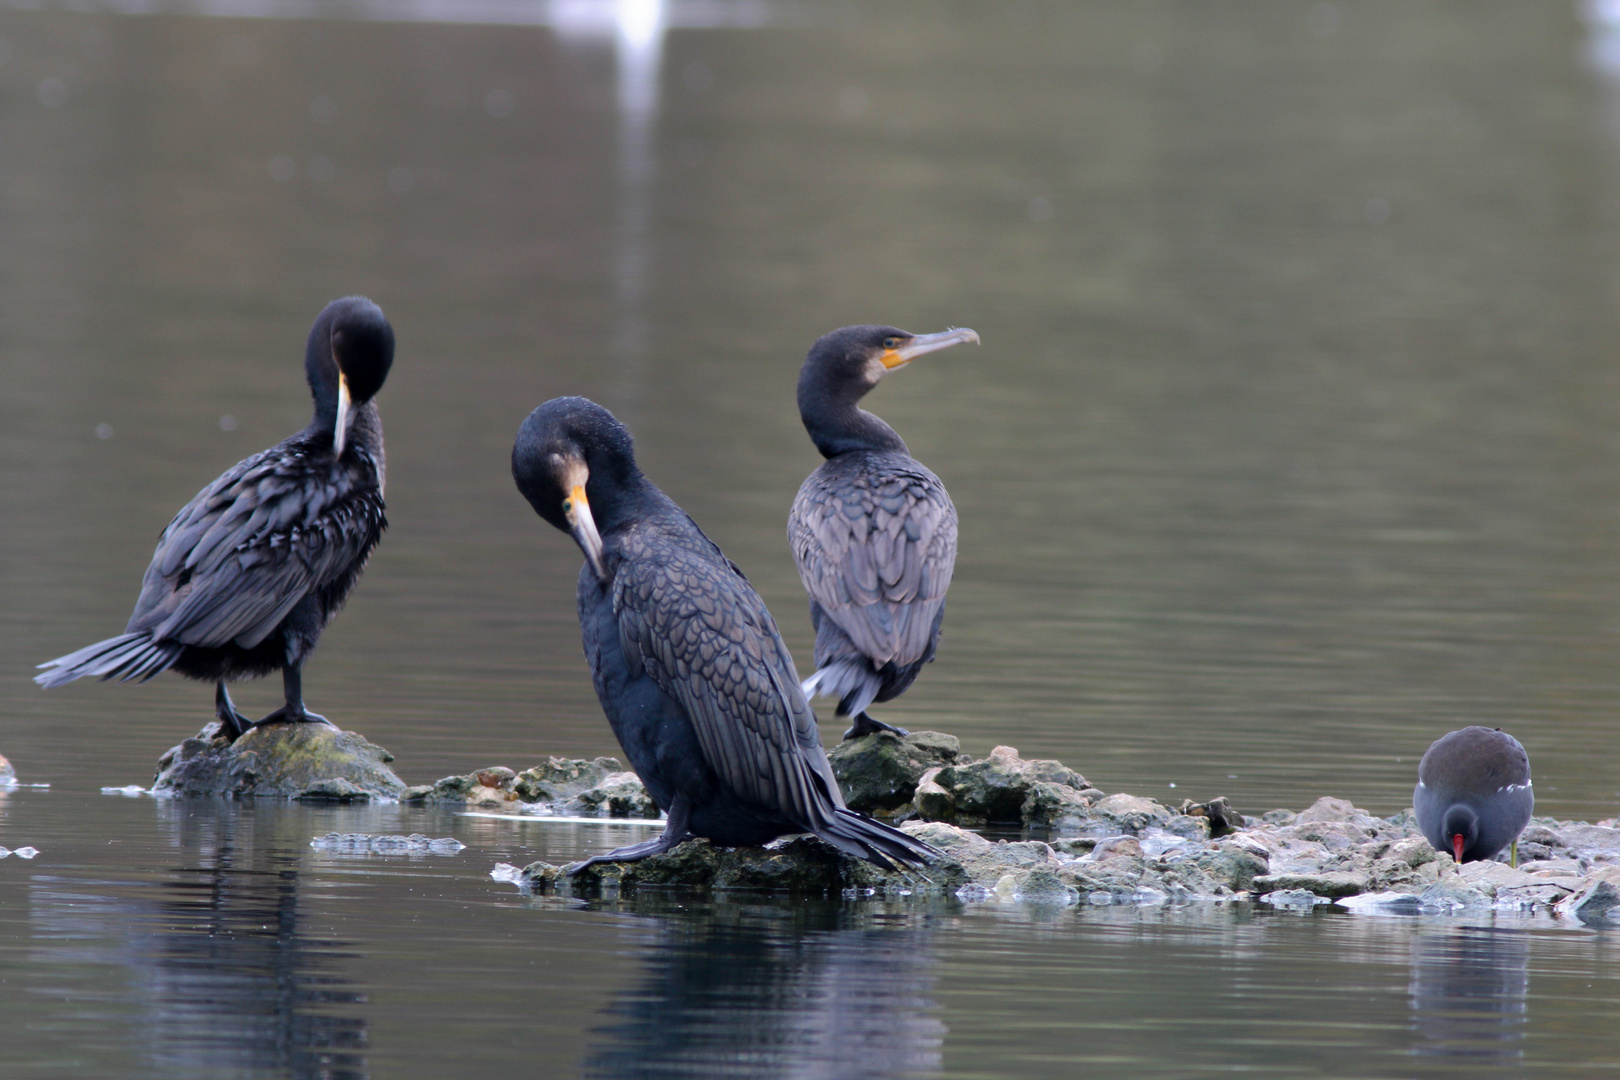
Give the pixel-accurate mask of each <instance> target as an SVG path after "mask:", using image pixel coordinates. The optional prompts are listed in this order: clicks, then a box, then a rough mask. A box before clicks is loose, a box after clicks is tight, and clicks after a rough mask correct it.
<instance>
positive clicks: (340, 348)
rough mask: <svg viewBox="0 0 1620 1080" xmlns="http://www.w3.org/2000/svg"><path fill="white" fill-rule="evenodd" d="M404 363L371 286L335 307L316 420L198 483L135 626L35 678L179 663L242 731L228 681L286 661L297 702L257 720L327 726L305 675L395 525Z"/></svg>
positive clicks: (317, 350)
mask: <svg viewBox="0 0 1620 1080" xmlns="http://www.w3.org/2000/svg"><path fill="white" fill-rule="evenodd" d="M393 360H394V329H393V327H391V326H390V325H388V320H387V319H385V318H383V313H382V309H381V308H379V307H378V306H377V305H376V304H373V303H372V302H371V301H370V300H367V299H365V298H364V297H360V296H350V297H346V298H344V299H342V300H334V301H332V302H331V303H330V304H328V305H326V309H325V310H324V311H322V312H321V314H320V316H319V318H317V319H316V320H315V325H314V327H312V328H311V329H310V332H309V343H308V345H307V346H306V348H305V350H304V372H305V374H306V375H307V376H308V378H309V387H310V391H311V392H312V393H313V394H314V397H315V418H314V419H313V420H311V421H310V424H309V427H307V428H305V429H304V430H303V431H300V432H299V433H298V434H296V435H293V436H291V437H289V438H287V439H284V440H283V441H282V442H280V443H277V444H276V445H275V446H272V447H271V448H270V449H268V450H265V451H262V452H260V453H257V454H254V455H253V456H252V457H250V458H248V459H247V460H246V461H241V462H238V463H237V464H236V465H234V466H232V467H231V468H230V469H228V470H226V472H225V475H223V476H221V477H220V478H219V479H218V480H215V481H214V482H213V483H212V484H209V485H208V486H207V487H206V488H204V489H203V490H202V491H200V492H198V493H197V495H196V497H195V498H193V499H192V500H191V501H190V502H189V503H187V504H186V506H185V508H184V509H183V510H181V511H180V513H178V514H176V515H175V518H174V520H173V521H171V522H170V523H169V527H168V528H167V529H164V530H163V535H162V537H161V538H160V539H159V540H158V546H157V550H156V551H155V552H153V553H152V565H151V566H149V567H147V570H146V577H145V579H144V580H143V581H142V582H141V595H140V599H139V600H137V601H136V602H135V613H134V614H133V615H131V616H130V617H129V625H128V626H127V627H125V630H124V633H122V634H121V635H119V636H118V637H115V638H108V639H107V640H106V641H100V642H97V643H96V644H94V645H90V646H87V647H85V648H83V649H80V650H79V651H78V652H74V653H69V654H68V655H67V656H63V657H59V658H57V659H55V660H52V661H49V662H48V663H44V664H41V665H40V667H42V668H45V669H47V670H46V671H45V672H44V673H43V674H40V675H36V676H35V677H34V681H35V682H37V683H39V684H40V685H41V686H45V687H52V686H60V685H62V684H63V683H66V682H72V681H73V680H74V679H77V678H81V677H83V676H86V675H96V676H99V677H101V678H102V679H112V678H116V679H119V680H121V681H124V682H128V681H129V680H131V679H133V680H136V681H138V682H145V681H146V680H147V679H150V678H151V677H152V676H154V675H156V674H157V673H158V672H160V671H163V670H165V669H166V668H171V667H172V668H174V669H175V670H176V671H178V672H179V673H180V674H182V675H186V676H189V677H191V678H193V679H201V680H212V681H213V682H214V684H215V689H214V714H215V715H216V716H218V717H219V719H220V722H221V723H222V724H223V726H224V732H225V734H227V735H228V736H229V737H230V738H231V739H233V740H234V739H236V738H237V737H238V736H240V735H241V734H242V733H243V732H245V731H246V730H247V729H248V728H249V727H252V726H253V721H250V720H248V718H247V717H245V716H243V715H242V714H241V713H239V712H237V711H236V707H235V706H234V705H232V704H231V696H230V693H229V692H228V691H227V690H226V689H225V683H226V682H227V681H228V680H230V679H239V678H243V677H245V676H256V675H265V674H268V673H269V672H271V671H275V670H276V669H278V668H279V669H281V672H282V683H283V689H284V691H285V694H286V704H284V705H283V706H282V707H281V708H279V709H277V710H276V711H275V712H273V713H271V714H270V715H269V716H266V717H265V718H264V719H262V720H260V721H258V723H261V724H265V723H271V722H274V721H296V720H310V721H319V722H323V723H324V722H325V721H326V718H325V717H322V716H317V715H316V714H315V713H312V712H310V711H308V710H307V709H305V708H304V695H303V680H302V674H301V673H302V670H303V664H304V661H305V659H307V658H308V656H309V654H310V653H311V652H312V651H313V650H314V648H315V643H316V641H318V640H319V639H320V636H321V630H322V629H323V628H325V626H326V623H327V621H328V620H329V619H331V617H332V615H333V614H334V613H336V611H337V609H338V608H339V607H341V606H342V605H343V601H344V599H345V598H347V597H348V595H349V590H351V589H353V588H354V585H355V582H356V581H358V580H359V578H360V572H361V571H362V570H364V569H365V565H366V559H367V557H368V556H369V555H370V554H371V549H372V548H373V547H375V546H376V544H377V540H378V538H379V537H381V536H382V531H383V529H384V528H385V527H386V526H387V524H388V523H387V521H386V519H385V518H384V516H383V471H384V466H383V436H382V418H381V416H380V415H379V414H378V412H377V405H376V403H375V402H374V401H372V398H373V397H374V396H375V395H376V393H377V391H378V390H381V389H382V385H383V380H384V379H386V378H387V377H388V369H389V366H390V365H391V364H392V363H393Z"/></svg>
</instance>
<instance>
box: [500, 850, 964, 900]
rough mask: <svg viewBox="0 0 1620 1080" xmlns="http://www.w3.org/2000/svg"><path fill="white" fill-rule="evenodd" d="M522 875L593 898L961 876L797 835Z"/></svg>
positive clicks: (926, 888) (891, 888)
mask: <svg viewBox="0 0 1620 1080" xmlns="http://www.w3.org/2000/svg"><path fill="white" fill-rule="evenodd" d="M522 880H523V882H524V883H525V884H526V885H528V886H529V887H530V888H532V889H534V890H535V891H536V892H545V893H557V894H559V895H563V896H586V897H591V896H600V895H602V894H604V893H612V892H618V893H620V894H621V895H622V894H628V893H632V892H634V891H636V890H638V889H673V890H681V891H684V892H696V893H707V892H711V891H717V890H738V891H749V892H772V893H788V894H792V895H795V896H839V895H842V894H844V893H845V892H847V891H849V890H856V891H858V892H865V891H867V890H874V891H878V892H897V891H899V890H908V891H910V892H911V893H913V894H927V895H938V894H940V893H943V892H948V891H951V890H954V889H956V888H959V887H960V886H961V885H963V884H965V883H966V881H967V876H966V874H965V873H964V871H963V869H962V865H961V864H960V863H959V862H957V861H956V860H954V859H946V860H944V861H942V862H940V863H937V864H935V865H934V866H930V867H927V868H925V869H920V870H918V869H912V870H884V869H882V868H881V867H878V866H875V865H873V864H872V863H869V862H867V861H866V860H865V859H857V858H854V857H852V856H849V855H845V854H843V853H842V852H840V851H839V850H838V849H837V848H834V847H833V846H832V845H831V844H828V843H826V842H824V841H822V840H818V839H816V838H815V837H811V836H804V837H798V838H796V839H793V840H790V841H788V842H787V843H784V844H773V845H772V846H770V847H765V848H723V847H716V846H715V845H714V844H711V843H710V842H709V841H707V840H688V841H686V842H685V843H684V844H681V845H679V846H678V847H676V848H675V849H674V850H672V851H667V852H665V853H664V854H662V855H653V856H650V857H648V858H645V859H641V860H639V861H637V862H628V863H599V864H597V865H595V866H590V867H587V868H585V869H584V870H581V871H580V872H579V873H577V874H569V873H568V868H567V867H564V866H553V865H552V864H550V863H544V862H537V863H531V864H529V865H528V866H526V867H524V868H523V871H522Z"/></svg>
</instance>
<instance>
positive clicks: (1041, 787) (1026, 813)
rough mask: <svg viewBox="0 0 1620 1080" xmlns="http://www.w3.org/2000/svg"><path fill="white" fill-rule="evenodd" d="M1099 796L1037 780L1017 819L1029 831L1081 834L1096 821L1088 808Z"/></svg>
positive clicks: (1019, 809)
mask: <svg viewBox="0 0 1620 1080" xmlns="http://www.w3.org/2000/svg"><path fill="white" fill-rule="evenodd" d="M1100 794H1101V792H1096V791H1094V790H1090V789H1079V788H1073V787H1070V786H1068V785H1067V784H1054V783H1051V782H1050V781H1047V780H1037V781H1035V783H1033V784H1031V785H1030V786H1029V793H1028V794H1027V795H1025V796H1024V802H1023V805H1022V806H1020V807H1019V808H1018V813H1019V817H1020V819H1021V820H1022V821H1023V823H1024V824H1025V825H1027V826H1029V827H1031V828H1036V829H1050V830H1052V831H1053V832H1055V833H1060V832H1080V831H1082V830H1085V829H1087V828H1090V827H1091V825H1092V823H1093V822H1095V821H1096V820H1097V819H1096V817H1095V816H1093V814H1092V813H1091V805H1092V802H1093V801H1094V797H1095V796H1097V795H1100ZM953 801H954V800H953Z"/></svg>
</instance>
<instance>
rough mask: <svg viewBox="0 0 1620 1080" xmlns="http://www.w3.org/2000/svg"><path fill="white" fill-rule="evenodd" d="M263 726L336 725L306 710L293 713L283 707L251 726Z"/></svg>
mask: <svg viewBox="0 0 1620 1080" xmlns="http://www.w3.org/2000/svg"><path fill="white" fill-rule="evenodd" d="M265 724H325V725H327V726H328V727H337V725H336V724H334V723H332V721H330V720H328V719H327V718H326V717H324V716H322V715H320V714H319V713H312V712H310V711H309V710H308V709H299V710H298V711H297V712H294V711H293V710H291V709H289V708H288V707H287V706H285V705H283V706H282V707H281V708H279V709H277V710H276V711H275V712H273V713H271V714H270V715H269V716H266V717H264V718H263V719H262V720H260V721H258V722H257V723H255V724H254V725H253V726H254V727H261V726H263V725H265Z"/></svg>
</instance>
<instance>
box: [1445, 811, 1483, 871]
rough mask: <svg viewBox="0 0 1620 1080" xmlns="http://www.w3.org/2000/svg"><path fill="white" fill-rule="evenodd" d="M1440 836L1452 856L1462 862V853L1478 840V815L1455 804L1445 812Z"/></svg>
mask: <svg viewBox="0 0 1620 1080" xmlns="http://www.w3.org/2000/svg"><path fill="white" fill-rule="evenodd" d="M1440 834H1441V835H1442V836H1444V837H1445V838H1446V846H1448V847H1449V848H1450V849H1451V853H1452V855H1453V856H1454V857H1455V858H1456V860H1457V861H1458V862H1462V861H1463V852H1465V851H1467V850H1468V849H1469V848H1471V847H1473V846H1474V843H1475V841H1477V840H1478V839H1479V815H1478V814H1475V813H1474V811H1473V808H1472V807H1469V806H1466V805H1464V804H1462V803H1457V804H1456V805H1454V806H1452V807H1450V808H1448V809H1447V810H1446V816H1445V818H1444V819H1442V822H1441V825H1440Z"/></svg>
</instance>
